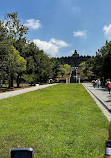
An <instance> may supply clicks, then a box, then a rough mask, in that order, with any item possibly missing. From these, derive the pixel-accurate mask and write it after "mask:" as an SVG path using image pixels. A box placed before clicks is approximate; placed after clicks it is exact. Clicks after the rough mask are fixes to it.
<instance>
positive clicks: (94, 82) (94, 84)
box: [92, 80, 96, 88]
mask: <svg viewBox="0 0 111 158" xmlns="http://www.w3.org/2000/svg"><path fill="white" fill-rule="evenodd" d="M92 83H93V87H94V88H95V86H96V81H95V80H93V81H92Z"/></svg>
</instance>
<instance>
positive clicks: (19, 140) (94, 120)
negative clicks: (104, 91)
mask: <svg viewBox="0 0 111 158" xmlns="http://www.w3.org/2000/svg"><path fill="white" fill-rule="evenodd" d="M108 126H109V122H108V121H107V119H106V117H105V116H104V115H103V113H102V112H101V110H100V109H99V108H98V106H97V105H96V103H95V102H94V100H93V99H92V98H91V97H90V95H89V94H88V93H87V91H86V90H85V89H84V87H83V86H82V85H81V84H60V85H56V86H52V87H48V88H45V89H41V90H37V91H33V92H29V93H26V94H22V95H19V96H16V97H12V98H8V99H3V100H1V101H0V157H1V158H8V157H9V150H10V148H19V147H20V148H24V147H32V148H33V149H34V158H81V157H82V158H89V157H91V158H102V157H103V154H104V143H105V141H106V140H107V139H108Z"/></svg>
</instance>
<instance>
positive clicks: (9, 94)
mask: <svg viewBox="0 0 111 158" xmlns="http://www.w3.org/2000/svg"><path fill="white" fill-rule="evenodd" d="M53 85H56V83H55V84H47V85H36V86H34V87H31V88H25V89H20V90H16V91H10V92H4V93H0V100H1V99H5V98H9V97H13V96H16V95H19V94H23V93H27V92H30V91H35V90H38V89H42V88H46V87H49V86H53Z"/></svg>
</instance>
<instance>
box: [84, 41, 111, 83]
mask: <svg viewBox="0 0 111 158" xmlns="http://www.w3.org/2000/svg"><path fill="white" fill-rule="evenodd" d="M86 66H87V68H86V69H85V71H86V70H91V71H93V72H94V74H95V78H100V79H101V80H102V82H104V83H105V80H106V79H107V78H110V79H111V42H109V43H108V42H107V41H106V44H105V46H103V47H102V48H101V49H98V52H96V56H95V57H92V58H91V59H89V60H88V61H87V62H86Z"/></svg>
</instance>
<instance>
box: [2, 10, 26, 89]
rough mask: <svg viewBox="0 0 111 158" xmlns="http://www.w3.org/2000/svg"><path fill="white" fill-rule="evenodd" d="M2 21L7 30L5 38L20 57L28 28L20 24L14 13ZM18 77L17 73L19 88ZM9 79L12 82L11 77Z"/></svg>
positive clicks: (7, 15)
mask: <svg viewBox="0 0 111 158" xmlns="http://www.w3.org/2000/svg"><path fill="white" fill-rule="evenodd" d="M4 19H5V20H4V26H5V28H6V29H7V34H8V36H7V37H8V39H9V41H10V45H13V46H14V47H15V48H16V49H17V50H18V51H19V52H20V55H21V56H22V54H21V53H22V48H23V46H24V45H25V44H26V37H24V35H25V34H27V33H28V27H26V26H24V25H23V24H20V20H19V19H18V15H17V13H15V12H14V13H9V14H6V15H5V18H4ZM19 76H20V73H18V77H17V78H18V79H17V86H19ZM11 79H12V80H13V77H12V78H11ZM12 83H13V82H12Z"/></svg>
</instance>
